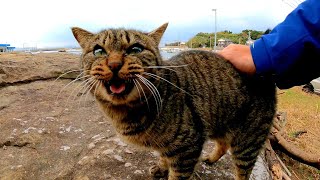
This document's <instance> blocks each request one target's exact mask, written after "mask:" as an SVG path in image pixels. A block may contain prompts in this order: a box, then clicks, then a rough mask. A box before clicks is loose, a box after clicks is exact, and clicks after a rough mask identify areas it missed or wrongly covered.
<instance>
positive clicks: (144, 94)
mask: <svg viewBox="0 0 320 180" xmlns="http://www.w3.org/2000/svg"><path fill="white" fill-rule="evenodd" d="M135 81H136V83H137V84H138V86H139V87H140V89H141V91H142V94H143V96H144V98H145V99H146V103H147V106H148V109H149V111H150V106H149V103H148V98H147V96H146V93H145V92H144V90H143V88H142V86H141V84H140V83H139V81H138V80H135Z"/></svg>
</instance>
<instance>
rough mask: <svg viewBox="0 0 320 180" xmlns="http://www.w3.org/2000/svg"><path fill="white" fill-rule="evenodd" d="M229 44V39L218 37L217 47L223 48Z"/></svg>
mask: <svg viewBox="0 0 320 180" xmlns="http://www.w3.org/2000/svg"><path fill="white" fill-rule="evenodd" d="M229 44H232V41H231V40H230V39H219V40H218V47H221V48H224V47H227V46H228V45H229Z"/></svg>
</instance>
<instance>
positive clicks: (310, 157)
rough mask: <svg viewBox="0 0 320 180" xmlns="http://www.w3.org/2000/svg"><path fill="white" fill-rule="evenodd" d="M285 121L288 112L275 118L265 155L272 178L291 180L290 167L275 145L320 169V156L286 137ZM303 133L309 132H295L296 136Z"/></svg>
mask: <svg viewBox="0 0 320 180" xmlns="http://www.w3.org/2000/svg"><path fill="white" fill-rule="evenodd" d="M285 123H286V113H278V114H277V117H276V118H275V121H274V125H273V127H272V129H271V133H270V135H269V138H268V140H267V142H266V148H265V156H266V161H267V164H268V166H269V170H270V174H271V176H272V179H273V180H281V179H285V180H289V179H290V176H291V173H290V171H289V170H288V168H287V167H286V166H285V164H284V163H283V162H282V161H281V159H280V158H279V157H278V156H277V154H276V152H275V151H274V150H273V148H274V147H277V149H279V150H280V151H282V152H283V153H285V154H287V155H288V156H289V157H291V158H292V159H294V160H297V161H299V162H301V163H303V164H307V165H309V166H312V167H315V168H317V169H319V170H320V156H316V155H314V154H310V153H307V152H305V151H303V150H301V149H299V148H298V147H296V146H295V145H293V144H292V143H290V142H289V141H287V140H286V139H285V138H284V137H285V133H284V131H283V127H284V126H285ZM303 133H307V131H304V130H303V131H299V132H297V133H296V134H295V136H296V137H298V136H300V135H301V134H303Z"/></svg>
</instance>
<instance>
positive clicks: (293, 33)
mask: <svg viewBox="0 0 320 180" xmlns="http://www.w3.org/2000/svg"><path fill="white" fill-rule="evenodd" d="M306 44H311V45H312V46H313V47H314V48H316V51H318V52H319V51H320V1H318V0H307V1H305V2H303V3H302V4H300V5H299V6H298V7H297V8H296V9H295V10H294V11H292V12H291V13H290V14H289V15H288V16H287V18H286V19H285V20H284V21H283V22H282V23H280V24H279V25H277V26H276V27H275V28H274V29H273V30H272V32H271V33H270V34H267V35H264V36H262V37H261V38H260V39H258V40H256V41H255V42H254V44H253V45H251V47H249V46H244V45H236V44H232V45H229V46H228V47H226V48H225V49H223V50H222V51H221V52H220V53H219V54H220V55H222V56H223V57H224V58H226V59H227V60H229V61H230V62H231V63H232V64H233V65H234V66H235V67H236V68H237V69H239V70H240V71H242V72H245V73H249V74H254V73H257V74H263V75H265V74H276V75H281V73H283V72H285V71H287V70H288V69H289V68H290V67H291V66H292V65H293V64H294V63H295V62H296V61H298V60H299V59H301V57H300V56H301V55H302V54H303V52H304V51H305V45H306ZM304 54H306V53H304ZM302 58H303V57H302ZM319 58H320V57H319ZM319 61H320V60H319Z"/></svg>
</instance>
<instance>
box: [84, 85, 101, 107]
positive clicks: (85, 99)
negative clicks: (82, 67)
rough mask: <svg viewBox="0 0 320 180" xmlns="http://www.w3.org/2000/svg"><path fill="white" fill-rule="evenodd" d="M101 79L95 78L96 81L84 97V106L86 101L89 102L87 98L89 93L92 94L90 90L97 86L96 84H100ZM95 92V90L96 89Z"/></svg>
mask: <svg viewBox="0 0 320 180" xmlns="http://www.w3.org/2000/svg"><path fill="white" fill-rule="evenodd" d="M99 82H100V81H99V80H97V79H95V80H94V81H93V83H92V84H91V85H90V86H91V87H90V89H89V90H88V91H87V92H86V97H85V98H84V107H85V105H86V104H85V103H86V102H87V99H88V95H89V94H90V92H91V90H92V89H93V87H95V86H96V84H98V83H99ZM95 90H96V89H95ZM94 92H95V91H94Z"/></svg>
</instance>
